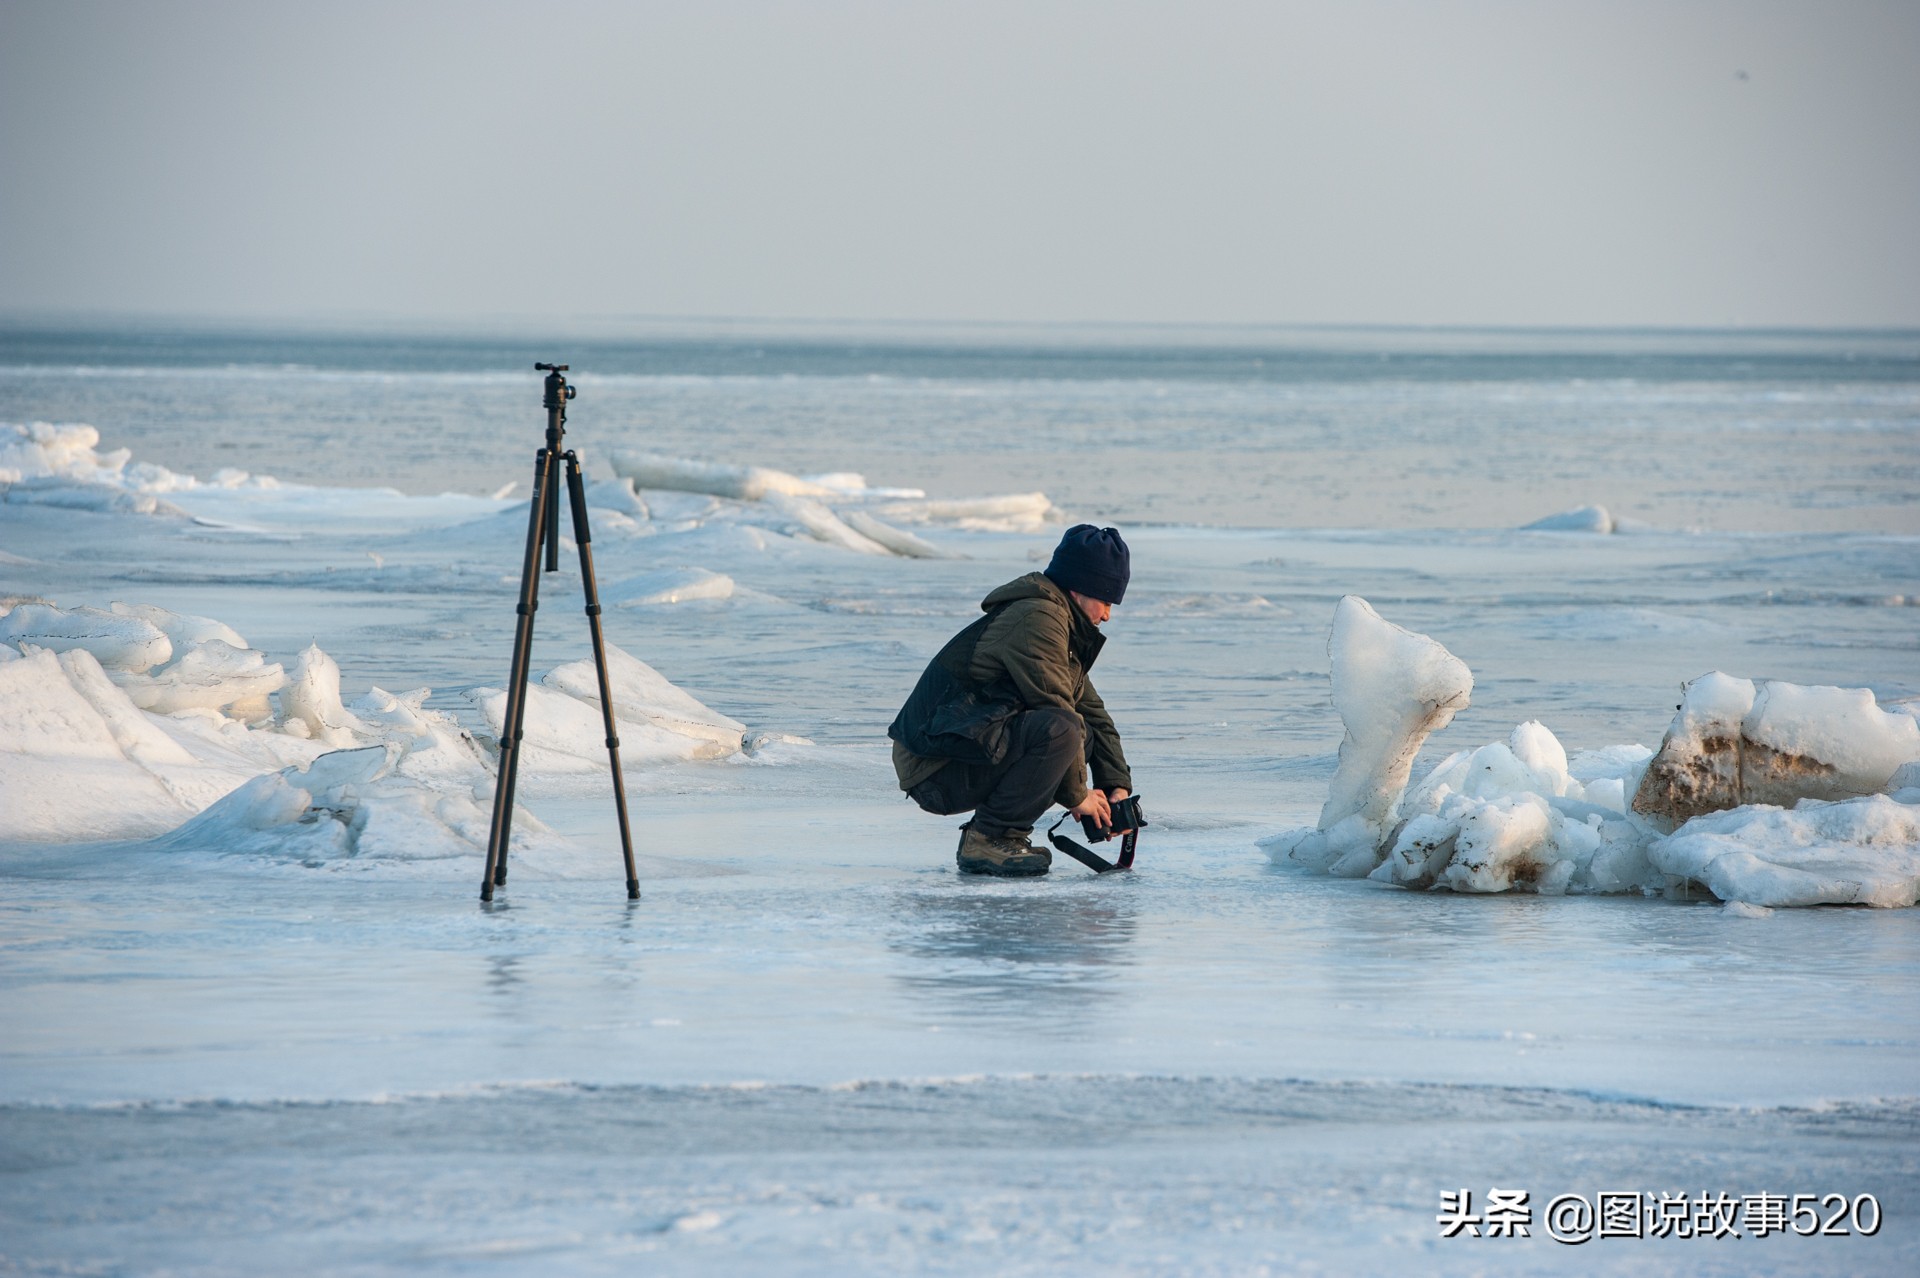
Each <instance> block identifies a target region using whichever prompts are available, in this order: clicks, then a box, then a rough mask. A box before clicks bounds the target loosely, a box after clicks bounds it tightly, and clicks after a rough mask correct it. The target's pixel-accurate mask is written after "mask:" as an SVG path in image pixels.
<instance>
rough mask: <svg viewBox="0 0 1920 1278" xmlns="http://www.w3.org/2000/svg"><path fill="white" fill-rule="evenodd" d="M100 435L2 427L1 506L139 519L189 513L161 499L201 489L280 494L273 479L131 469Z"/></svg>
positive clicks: (74, 428) (149, 466)
mask: <svg viewBox="0 0 1920 1278" xmlns="http://www.w3.org/2000/svg"><path fill="white" fill-rule="evenodd" d="M99 444H100V432H99V431H97V430H95V429H94V428H93V427H91V426H81V425H60V426H56V425H50V424H49V423H46V422H35V423H33V424H32V425H30V426H24V425H19V424H15V423H8V424H4V425H0V500H4V501H7V502H10V503H15V504H33V505H43V506H65V507H70V508H74V509H81V510H111V511H119V512H123V513H129V514H137V515H173V516H181V517H184V515H185V512H184V511H182V510H180V509H179V508H178V507H177V506H174V505H172V504H170V503H168V502H166V501H164V500H162V499H161V497H160V494H166V493H177V492H186V491H189V490H194V489H201V488H223V489H234V488H277V487H278V486H279V485H278V481H276V480H275V479H273V477H272V476H269V475H261V476H251V475H248V474H247V473H246V472H244V471H238V470H223V471H221V472H220V473H219V474H217V475H215V476H214V477H213V479H211V480H209V481H206V482H205V483H203V482H202V481H200V480H198V479H195V478H194V477H193V476H191V475H181V474H176V473H175V472H173V471H171V470H168V469H167V468H166V467H165V466H156V465H154V464H153V463H151V462H140V463H138V464H135V465H129V464H128V462H129V461H130V460H131V457H132V454H131V453H129V452H128V450H126V449H124V448H116V449H114V450H113V451H112V452H109V453H103V452H101V451H100V450H99Z"/></svg>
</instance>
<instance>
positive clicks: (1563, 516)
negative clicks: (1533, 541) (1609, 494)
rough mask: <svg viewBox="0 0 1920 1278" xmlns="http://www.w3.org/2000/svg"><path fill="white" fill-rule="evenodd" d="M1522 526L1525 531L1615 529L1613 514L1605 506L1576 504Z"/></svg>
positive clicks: (1590, 531)
mask: <svg viewBox="0 0 1920 1278" xmlns="http://www.w3.org/2000/svg"><path fill="white" fill-rule="evenodd" d="M1520 527H1521V530H1522V531H1524V532H1583V533H1610V532H1613V531H1614V523H1613V516H1612V515H1611V514H1609V513H1608V512H1607V508H1606V507H1605V506H1576V507H1575V508H1574V509H1572V510H1563V511H1561V512H1560V513H1559V514H1557V515H1548V516H1547V517H1546V518H1545V519H1536V520H1534V521H1533V522H1532V523H1530V524H1522V525H1521V526H1520Z"/></svg>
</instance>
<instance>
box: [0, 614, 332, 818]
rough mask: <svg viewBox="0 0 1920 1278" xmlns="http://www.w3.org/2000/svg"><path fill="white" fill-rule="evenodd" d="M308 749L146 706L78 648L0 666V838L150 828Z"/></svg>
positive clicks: (208, 718)
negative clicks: (157, 712) (161, 713)
mask: <svg viewBox="0 0 1920 1278" xmlns="http://www.w3.org/2000/svg"><path fill="white" fill-rule="evenodd" d="M136 677H137V676H136ZM312 753H313V750H312V747H310V746H308V745H307V744H306V743H305V742H300V741H294V740H290V739H289V738H287V737H284V736H281V735H280V734H279V733H259V732H249V731H248V730H247V728H246V727H245V726H244V725H242V724H239V723H236V722H234V721H232V720H230V719H226V718H224V717H223V716H221V715H219V714H218V713H217V712H215V711H212V710H205V709H202V710H198V711H191V712H186V713H183V714H182V715H179V716H166V717H163V716H159V715H154V714H150V713H148V712H147V711H144V710H142V709H141V708H140V707H139V706H137V705H135V704H134V703H133V701H132V700H131V699H130V698H129V697H128V695H127V693H126V692H125V691H124V690H123V689H121V688H120V687H118V686H116V685H115V683H114V682H113V680H111V679H110V678H109V677H108V672H107V671H105V670H104V669H102V668H101V665H100V663H99V662H98V661H97V660H96V659H95V658H94V656H93V655H92V654H91V653H89V652H88V651H86V650H85V649H84V648H74V649H70V650H69V651H67V652H63V653H60V654H58V655H56V654H54V653H53V652H50V651H47V650H46V649H35V650H33V651H30V652H29V653H27V655H26V656H24V657H22V658H21V659H20V660H18V661H8V662H0V840H20V841H26V842H68V841H73V840H82V839H108V838H125V837H138V836H141V835H146V834H150V833H152V832H153V831H155V830H159V829H166V828H168V827H170V826H173V825H175V824H177V823H178V822H179V821H180V820H181V819H182V818H184V817H186V816H190V815H191V814H193V813H194V812H197V811H199V810H200V809H201V808H203V807H205V806H206V805H207V804H209V803H211V802H213V801H214V800H215V799H217V798H219V797H220V796H221V795H223V794H225V793H227V792H228V791H229V790H231V789H233V787H234V786H236V785H239V784H240V783H241V782H243V781H245V780H246V779H247V778H249V777H251V776H253V775H255V774H256V773H258V772H260V771H261V770H263V769H267V768H280V767H283V766H285V765H286V764H287V763H289V762H291V761H293V760H296V759H304V758H307V757H310V756H311V754H312Z"/></svg>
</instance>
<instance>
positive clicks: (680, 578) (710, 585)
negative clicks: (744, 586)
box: [600, 568, 734, 608]
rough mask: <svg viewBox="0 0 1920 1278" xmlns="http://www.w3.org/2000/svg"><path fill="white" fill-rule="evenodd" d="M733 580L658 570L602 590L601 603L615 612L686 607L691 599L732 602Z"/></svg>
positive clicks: (703, 573) (720, 575) (702, 570)
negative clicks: (682, 605)
mask: <svg viewBox="0 0 1920 1278" xmlns="http://www.w3.org/2000/svg"><path fill="white" fill-rule="evenodd" d="M733 588H734V587H733V578H731V577H729V576H727V575H726V574H725V573H718V572H708V571H707V570H706V569H705V568H662V569H659V570H658V571H655V572H643V573H639V574H637V575H635V576H632V577H623V578H622V579H620V580H619V581H616V582H613V583H612V584H610V585H607V586H603V587H602V588H601V590H600V600H601V602H602V603H607V604H611V605H613V606H614V607H616V608H639V607H645V606H648V605H657V604H677V603H688V602H691V601H693V600H695V599H731V598H733Z"/></svg>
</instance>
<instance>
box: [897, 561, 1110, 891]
mask: <svg viewBox="0 0 1920 1278" xmlns="http://www.w3.org/2000/svg"><path fill="white" fill-rule="evenodd" d="M1129 575H1130V574H1129V562H1128V554H1127V543H1126V542H1124V541H1122V540H1121V539H1120V534H1119V532H1117V531H1116V530H1114V529H1112V528H1095V527H1094V526H1093V525H1092V524H1078V525H1076V526H1074V527H1072V528H1069V529H1067V532H1066V535H1065V536H1064V537H1062V538H1061V539H1060V545H1059V547H1058V548H1057V549H1055V550H1054V552H1053V561H1052V562H1051V563H1049V564H1048V565H1047V570H1046V571H1045V572H1030V573H1028V574H1027V575H1026V576H1024V577H1018V578H1016V579H1014V580H1013V581H1010V582H1008V583H1007V584H1006V585H1004V586H1001V587H1000V588H999V589H997V590H995V591H993V592H992V593H991V594H989V595H988V596H987V597H986V598H985V599H983V600H981V601H980V607H981V609H982V610H983V611H985V613H986V614H987V615H986V616H984V617H982V618H980V619H979V620H978V621H976V622H974V623H973V624H972V625H970V626H968V627H967V628H966V629H965V630H962V631H961V632H960V633H959V634H957V635H955V636H954V637H953V638H952V639H950V640H948V642H947V646H946V647H944V648H942V649H941V650H940V652H939V654H938V655H937V656H935V657H934V659H933V661H932V662H931V663H930V664H929V665H928V666H927V669H926V673H925V674H923V675H921V676H920V682H919V683H917V684H915V685H914V688H913V692H912V694H911V695H910V696H908V698H907V704H906V705H905V706H903V707H902V708H901V710H900V713H899V715H898V716H897V717H896V718H895V719H894V721H893V725H892V726H891V727H889V728H888V729H887V735H888V736H889V737H892V738H893V767H894V771H895V772H897V773H898V774H899V776H900V788H901V789H902V790H905V791H906V792H907V794H908V795H910V796H912V798H913V801H914V802H915V803H918V804H919V805H920V806H921V807H922V808H924V809H926V810H927V811H928V812H933V813H936V814H938V815H941V816H946V815H949V814H952V813H956V812H972V813H973V819H972V820H971V821H969V822H967V823H966V824H965V825H963V826H961V827H960V830H961V835H960V850H959V851H958V852H957V853H955V856H954V859H955V860H956V861H958V862H959V865H960V872H961V873H962V874H998V875H1003V876H1006V877H1009V878H1025V877H1029V876H1032V875H1038V874H1045V873H1046V872H1047V870H1048V868H1049V867H1050V866H1051V865H1052V864H1053V854H1052V853H1051V852H1049V851H1047V850H1046V849H1045V848H1036V847H1034V846H1033V845H1032V844H1030V843H1028V842H1027V836H1029V835H1030V834H1032V833H1033V823H1034V822H1035V821H1036V820H1038V819H1039V817H1040V814H1041V813H1043V812H1045V811H1046V810H1047V809H1048V808H1049V807H1051V806H1052V805H1053V804H1054V803H1056V802H1057V803H1059V804H1060V805H1061V806H1062V807H1064V808H1067V809H1068V810H1070V811H1071V812H1072V813H1073V815H1074V816H1076V817H1082V818H1085V817H1093V818H1095V819H1096V820H1098V821H1099V823H1100V824H1101V825H1108V824H1110V823H1111V820H1112V814H1111V812H1110V810H1109V807H1108V803H1109V800H1110V799H1111V800H1114V801H1118V800H1120V799H1124V798H1126V797H1127V795H1128V794H1129V793H1130V792H1131V787H1132V785H1133V777H1132V775H1131V774H1130V773H1129V772H1128V771H1127V757H1126V755H1125V754H1123V753H1122V752H1121V750H1120V733H1119V730H1118V729H1116V728H1115V727H1114V726H1113V717H1112V716H1111V715H1109V714H1108V713H1107V707H1106V706H1105V705H1104V704H1102V702H1101V700H1100V694H1099V693H1097V692H1095V691H1094V690H1093V684H1092V683H1091V682H1090V681H1089V680H1088V679H1087V671H1089V670H1091V669H1092V668H1093V662H1094V659H1095V658H1096V657H1098V656H1099V655H1100V649H1101V646H1102V645H1104V644H1105V643H1106V641H1107V640H1106V636H1104V635H1102V634H1101V633H1100V623H1101V622H1103V621H1105V620H1106V619H1107V618H1108V617H1109V616H1111V615H1112V613H1113V606H1114V605H1115V604H1117V603H1119V602H1120V600H1121V598H1122V597H1123V596H1124V595H1125V594H1126V593H1127V578H1128V576H1129ZM1089 764H1091V765H1092V767H1093V787H1094V788H1093V789H1091V790H1089V789H1088V788H1087V779H1086V774H1087V767H1088V765H1089ZM1116 833H1119V832H1118V831H1116Z"/></svg>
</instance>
